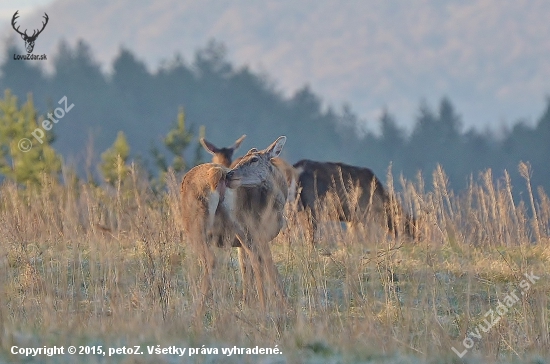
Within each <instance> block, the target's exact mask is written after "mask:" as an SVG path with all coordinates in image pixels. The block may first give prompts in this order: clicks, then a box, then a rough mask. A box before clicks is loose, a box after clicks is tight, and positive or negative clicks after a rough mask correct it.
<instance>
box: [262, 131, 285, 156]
mask: <svg viewBox="0 0 550 364" xmlns="http://www.w3.org/2000/svg"><path fill="white" fill-rule="evenodd" d="M285 143H286V136H284V135H283V136H280V137H278V138H277V140H275V141H274V142H273V144H271V145H270V146H269V147H267V148H266V149H265V152H266V153H267V154H268V155H269V158H275V157H278V156H279V154H281V151H282V150H283V147H284V145H285Z"/></svg>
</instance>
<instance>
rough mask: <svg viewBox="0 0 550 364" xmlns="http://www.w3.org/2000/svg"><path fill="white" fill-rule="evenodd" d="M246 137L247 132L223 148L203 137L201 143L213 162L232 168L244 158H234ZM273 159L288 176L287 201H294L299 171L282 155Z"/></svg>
mask: <svg viewBox="0 0 550 364" xmlns="http://www.w3.org/2000/svg"><path fill="white" fill-rule="evenodd" d="M244 138H246V134H244V135H243V136H241V137H240V138H239V139H237V140H236V141H235V143H233V145H232V146H230V147H222V148H218V147H217V146H216V145H215V144H213V143H211V142H209V141H208V140H206V139H205V138H201V139H200V143H201V144H202V146H203V148H204V149H205V150H206V151H207V152H208V153H210V154H211V155H212V163H218V164H221V165H222V166H225V167H228V168H230V167H232V166H235V165H236V164H237V163H238V162H239V161H240V160H241V158H242V157H239V158H237V159H235V160H233V154H234V153H235V151H236V150H237V149H238V148H239V146H240V145H241V143H242V142H243V140H244ZM272 161H273V163H274V164H275V166H277V168H279V170H280V171H281V172H282V173H283V174H284V175H285V177H286V180H287V185H288V198H287V201H289V202H294V201H295V200H296V195H297V181H298V173H297V171H296V169H295V168H294V167H293V166H292V165H291V164H290V163H288V162H286V161H285V160H284V159H282V158H280V157H276V158H273V160H272Z"/></svg>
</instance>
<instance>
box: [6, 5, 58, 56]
mask: <svg viewBox="0 0 550 364" xmlns="http://www.w3.org/2000/svg"><path fill="white" fill-rule="evenodd" d="M18 14H19V10H17V11H16V12H15V14H13V17H12V18H11V26H12V27H13V29H14V30H15V31H16V32H17V33H19V35H21V38H23V40H24V41H25V48H26V49H27V53H29V54H31V53H32V51H33V49H34V42H35V41H36V38H38V36H39V35H40V33H42V31H43V30H44V28H46V25H47V24H48V20H49V18H48V14H46V13H44V16H43V18H44V19H45V20H46V22H42V29H40V30H38V29H35V30H34V31H33V33H32V35H28V34H27V30H26V29H25V31H24V32H23V33H21V32H20V31H19V26H18V27H17V28H16V27H15V21H16V20H17V18H19V15H18Z"/></svg>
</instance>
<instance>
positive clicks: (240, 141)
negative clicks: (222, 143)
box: [231, 134, 246, 151]
mask: <svg viewBox="0 0 550 364" xmlns="http://www.w3.org/2000/svg"><path fill="white" fill-rule="evenodd" d="M244 138H246V134H243V136H242V137H240V138H239V139H237V140H235V144H233V146H232V147H231V149H233V151H236V150H237V149H239V147H240V146H241V143H242V142H243V140H244Z"/></svg>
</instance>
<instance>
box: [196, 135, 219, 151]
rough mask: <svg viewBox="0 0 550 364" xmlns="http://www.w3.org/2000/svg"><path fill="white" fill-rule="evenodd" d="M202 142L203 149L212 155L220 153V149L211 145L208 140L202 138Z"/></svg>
mask: <svg viewBox="0 0 550 364" xmlns="http://www.w3.org/2000/svg"><path fill="white" fill-rule="evenodd" d="M200 142H201V144H202V147H203V148H204V149H205V150H206V151H207V152H208V153H210V154H212V155H215V154H216V153H217V152H218V148H217V147H216V146H215V145H214V144H212V143H210V142H209V141H208V140H206V139H204V138H201V139H200Z"/></svg>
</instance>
